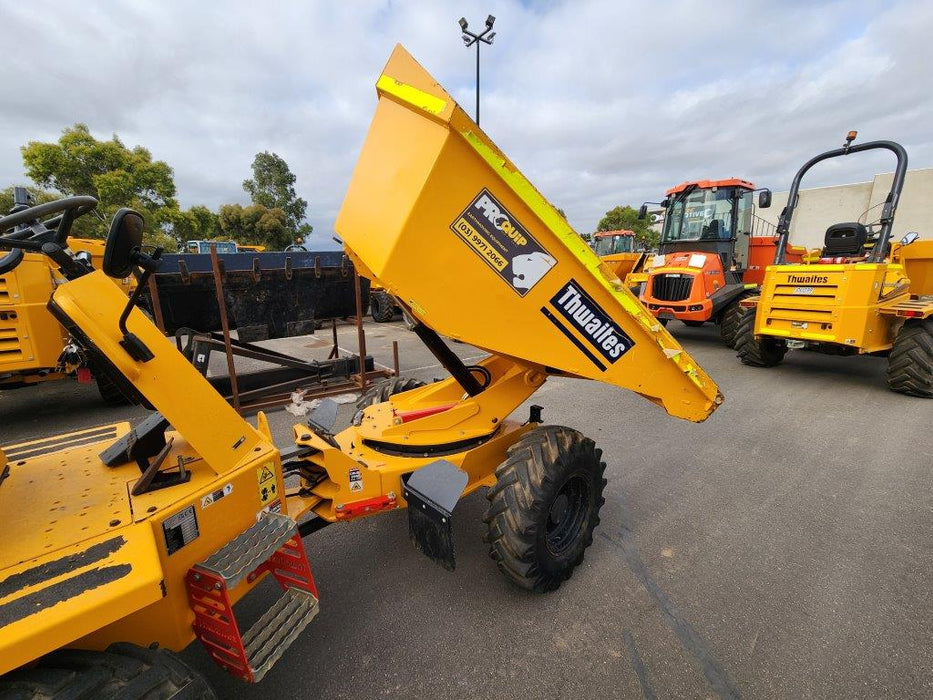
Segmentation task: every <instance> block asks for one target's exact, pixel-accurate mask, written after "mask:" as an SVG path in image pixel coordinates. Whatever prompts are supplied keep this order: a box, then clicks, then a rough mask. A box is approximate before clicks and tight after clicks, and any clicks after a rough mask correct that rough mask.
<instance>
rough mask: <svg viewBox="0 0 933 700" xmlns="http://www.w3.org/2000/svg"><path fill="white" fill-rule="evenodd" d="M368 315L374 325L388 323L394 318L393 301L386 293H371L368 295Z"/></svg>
mask: <svg viewBox="0 0 933 700" xmlns="http://www.w3.org/2000/svg"><path fill="white" fill-rule="evenodd" d="M369 313H370V314H371V315H372V317H373V321H375V322H376V323H388V322H389V321H391V320H392V319H393V318H394V317H395V300H394V299H393V298H392V297H391V295H390V294H389V293H388V292H384V291H381V290H380V291H378V292H373V293H372V294H370V295H369Z"/></svg>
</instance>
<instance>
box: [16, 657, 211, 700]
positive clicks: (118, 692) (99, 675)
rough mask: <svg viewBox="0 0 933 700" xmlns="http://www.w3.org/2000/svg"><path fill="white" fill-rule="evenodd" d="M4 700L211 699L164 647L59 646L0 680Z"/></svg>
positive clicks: (201, 680)
mask: <svg viewBox="0 0 933 700" xmlns="http://www.w3.org/2000/svg"><path fill="white" fill-rule="evenodd" d="M0 697H2V698H4V700H7V699H9V700H13V699H16V700H19V699H20V698H22V699H23V700H25V699H26V698H29V699H30V700H33V699H34V698H41V699H42V700H66V699H67V700H85V699H86V700H110V699H111V698H113V699H114V700H116V699H117V698H119V699H120V700H168V699H169V698H173V699H174V700H215V698H216V697H217V696H216V695H215V694H214V691H213V690H211V688H210V686H209V685H208V684H207V681H206V680H205V679H204V677H203V676H202V675H201V674H199V673H198V672H197V671H195V670H194V669H192V668H190V667H189V666H188V665H187V664H185V663H184V662H183V661H181V659H179V658H178V657H177V656H176V655H175V654H173V653H172V652H170V651H167V650H165V649H144V648H142V647H138V646H136V645H135V644H126V643H119V644H111V645H110V647H108V648H107V651H86V650H80V649H61V650H59V651H56V652H53V653H51V654H49V655H48V656H46V657H44V658H43V659H41V660H40V661H39V663H38V664H36V665H35V666H33V667H31V668H25V669H20V670H18V671H13V672H12V673H8V674H7V675H5V676H3V677H2V678H0Z"/></svg>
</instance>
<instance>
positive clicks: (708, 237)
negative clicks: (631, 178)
mask: <svg viewBox="0 0 933 700" xmlns="http://www.w3.org/2000/svg"><path fill="white" fill-rule="evenodd" d="M754 190H755V186H754V185H753V184H752V183H750V182H747V181H745V180H737V179H731V180H720V181H699V182H685V183H682V184H680V185H677V186H676V187H673V188H671V189H670V190H668V191H667V199H666V200H665V201H666V202H667V206H666V207H665V209H666V214H665V217H664V228H663V229H662V231H661V253H662V254H666V253H677V252H686V251H696V252H704V253H715V254H717V255H718V256H719V257H720V259H721V260H722V265H723V269H726V270H729V269H739V270H743V269H745V268H746V267H747V266H748V248H749V236H750V234H751V230H752V217H753V214H754ZM769 194H770V193H769Z"/></svg>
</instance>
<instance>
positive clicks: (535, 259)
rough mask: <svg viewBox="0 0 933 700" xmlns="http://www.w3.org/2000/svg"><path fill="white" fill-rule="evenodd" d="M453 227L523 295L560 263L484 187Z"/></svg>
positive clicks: (511, 287)
mask: <svg viewBox="0 0 933 700" xmlns="http://www.w3.org/2000/svg"><path fill="white" fill-rule="evenodd" d="M450 230H451V231H453V232H454V233H456V234H457V236H458V237H459V238H460V239H461V240H462V241H463V242H464V243H466V244H467V245H468V246H469V247H470V249H471V250H472V251H473V252H474V253H476V254H477V255H479V257H480V258H482V260H483V262H485V263H486V264H487V265H489V267H491V268H492V269H493V271H494V272H495V273H496V274H497V275H499V277H501V278H502V279H503V280H504V281H505V282H506V283H507V284H508V285H509V288H510V289H512V291H514V292H515V293H516V294H518V295H519V296H522V297H523V296H525V294H527V293H528V290H530V289H531V288H532V287H534V286H535V285H536V284H537V283H538V282H539V281H541V278H542V277H544V276H545V275H546V274H547V273H548V272H549V271H550V269H551V268H552V267H554V265H556V264H557V260H556V259H555V258H554V257H553V256H552V255H550V254H549V253H548V252H547V251H546V250H545V249H544V247H543V246H542V245H541V244H540V243H538V241H537V240H536V239H535V237H534V236H532V235H531V234H530V233H529V232H528V231H527V230H526V229H525V227H524V226H522V225H521V224H520V223H519V222H518V220H517V219H516V218H515V217H514V216H513V215H512V214H511V213H510V212H509V211H508V210H507V209H506V208H505V207H504V206H502V203H501V202H499V200H497V199H496V198H495V197H493V196H492V194H490V193H489V190H487V189H485V188H483V190H482V191H480V193H479V194H478V195H476V197H474V198H473V201H472V202H470V204H469V206H468V207H467V208H466V209H464V210H463V212H461V214H460V216H458V217H457V218H456V219H455V220H454V222H453V223H452V224H451V225H450Z"/></svg>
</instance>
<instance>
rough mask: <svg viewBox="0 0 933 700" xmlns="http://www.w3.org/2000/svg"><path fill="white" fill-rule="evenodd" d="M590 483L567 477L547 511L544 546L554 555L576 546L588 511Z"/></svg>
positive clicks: (581, 478) (580, 476)
mask: <svg viewBox="0 0 933 700" xmlns="http://www.w3.org/2000/svg"><path fill="white" fill-rule="evenodd" d="M590 500H591V490H590V484H589V482H588V481H587V479H585V478H584V477H583V475H581V474H574V475H573V476H571V477H569V478H568V479H567V480H566V481H565V482H564V483H563V485H562V486H561V487H560V490H559V491H558V492H557V495H556V496H555V497H554V500H553V501H552V502H551V507H550V508H549V509H548V517H547V527H546V528H545V530H546V532H545V544H546V545H547V548H548V551H549V552H550V553H551V554H553V555H554V556H558V557H559V556H561V555H563V554H566V553H567V552H568V551H569V550H570V549H572V548H573V546H574V545H575V544H576V543H577V540H578V539H579V537H580V534H581V533H582V532H583V530H584V529H585V527H586V521H587V518H588V516H589V512H590Z"/></svg>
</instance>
